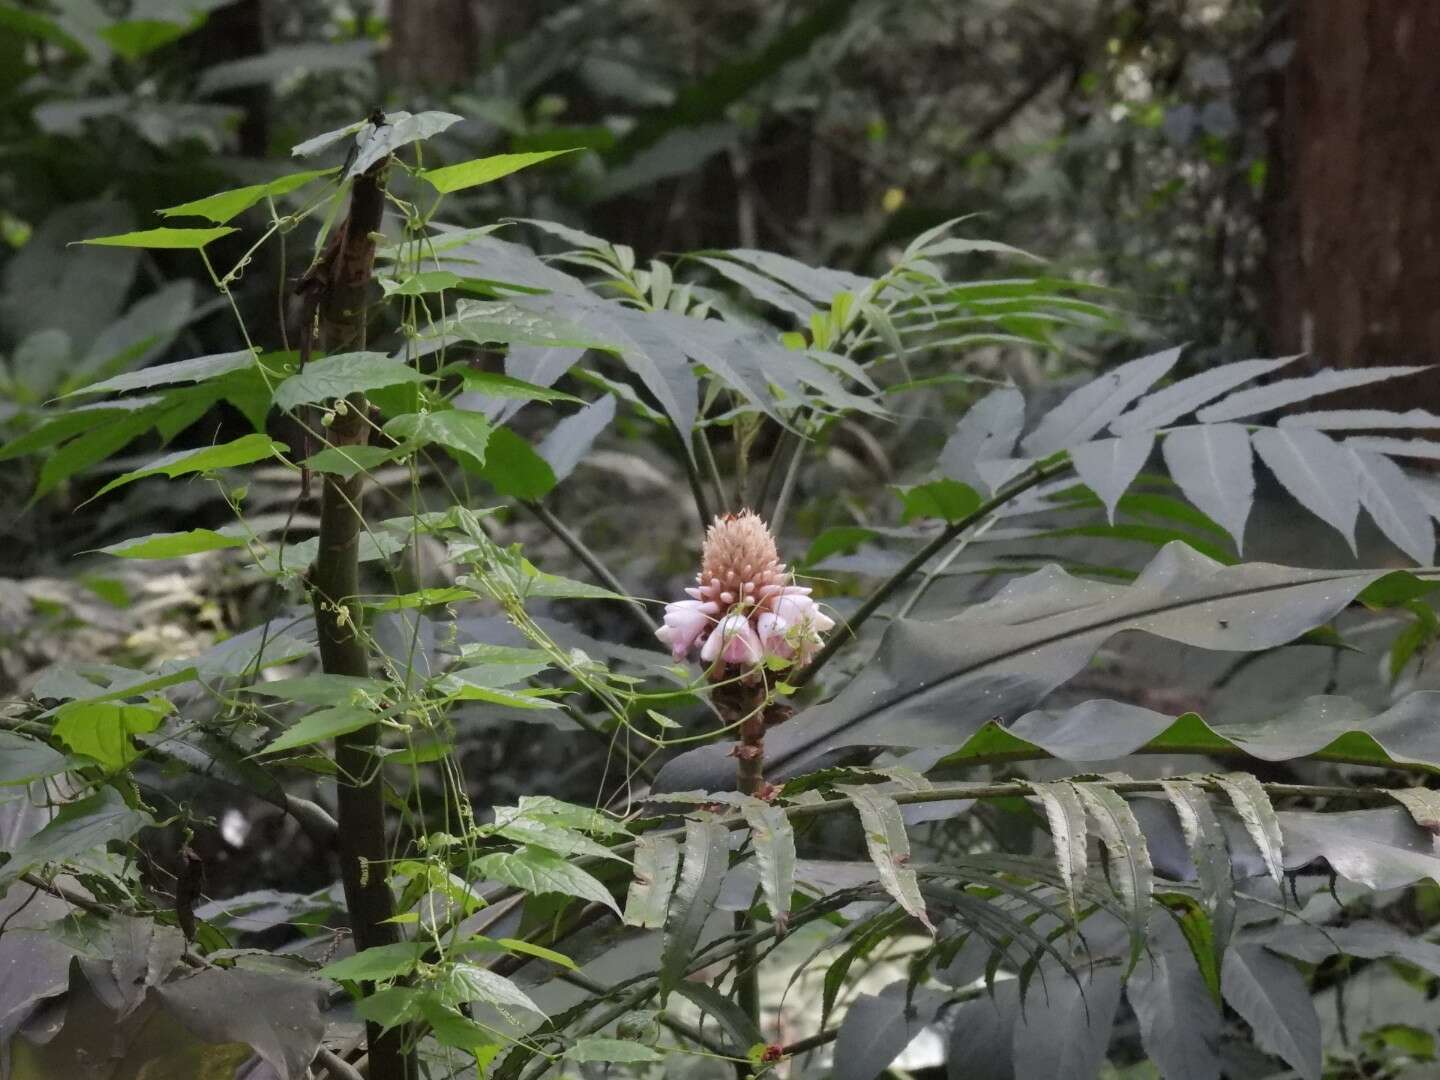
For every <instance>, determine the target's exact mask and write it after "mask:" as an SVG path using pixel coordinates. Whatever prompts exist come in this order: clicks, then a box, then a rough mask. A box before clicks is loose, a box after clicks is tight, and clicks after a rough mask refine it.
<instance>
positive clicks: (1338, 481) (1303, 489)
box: [1250, 427, 1360, 551]
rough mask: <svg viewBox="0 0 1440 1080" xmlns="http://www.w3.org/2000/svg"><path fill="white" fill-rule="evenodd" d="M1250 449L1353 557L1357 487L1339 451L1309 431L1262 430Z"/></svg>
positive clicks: (1320, 434)
mask: <svg viewBox="0 0 1440 1080" xmlns="http://www.w3.org/2000/svg"><path fill="white" fill-rule="evenodd" d="M1250 445H1251V446H1253V447H1254V449H1255V452H1256V453H1257V454H1259V455H1260V460H1261V461H1263V462H1265V464H1266V465H1268V466H1269V467H1270V471H1271V472H1273V473H1274V474H1275V479H1277V480H1279V481H1280V483H1282V484H1284V485H1285V487H1286V488H1287V489H1288V490H1289V492H1290V494H1291V495H1293V496H1295V501H1296V502H1298V503H1299V504H1300V505H1301V506H1303V507H1305V509H1307V510H1309V511H1310V512H1311V513H1312V514H1314V515H1315V516H1316V517H1318V518H1320V520H1322V521H1324V522H1325V523H1326V524H1328V525H1329V526H1330V527H1331V528H1333V529H1334V530H1335V531H1336V532H1338V533H1339V534H1340V535H1341V536H1343V537H1345V540H1346V542H1347V543H1348V544H1349V545H1350V550H1351V551H1355V550H1356V547H1355V519H1356V518H1357V517H1358V516H1359V514H1360V484H1359V481H1358V480H1357V479H1356V477H1355V474H1354V472H1353V470H1352V469H1351V468H1350V462H1349V459H1348V458H1347V456H1346V454H1345V452H1344V451H1343V450H1341V449H1340V446H1339V445H1338V444H1337V443H1336V442H1335V440H1334V439H1331V438H1330V437H1329V436H1328V435H1325V434H1324V433H1323V432H1320V431H1316V430H1315V429H1313V428H1304V427H1279V428H1263V429H1261V430H1259V431H1256V432H1254V433H1252V434H1251V436H1250Z"/></svg>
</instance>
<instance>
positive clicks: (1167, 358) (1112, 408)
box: [1020, 348, 1180, 457]
mask: <svg viewBox="0 0 1440 1080" xmlns="http://www.w3.org/2000/svg"><path fill="white" fill-rule="evenodd" d="M1179 359H1180V350H1179V349H1178V348H1175V349H1166V350H1165V351H1164V352H1158V353H1155V354H1154V355H1153V356H1146V357H1142V358H1141V359H1139V360H1132V361H1130V362H1129V363H1128V364H1121V365H1120V366H1119V367H1117V368H1116V369H1115V370H1114V371H1109V372H1106V373H1105V374H1104V375H1102V376H1100V377H1099V378H1098V379H1095V380H1094V381H1093V382H1089V383H1086V384H1085V385H1084V386H1082V387H1080V388H1079V389H1078V390H1076V391H1074V392H1073V393H1072V394H1070V396H1069V397H1067V398H1066V399H1065V400H1064V401H1062V402H1061V403H1060V404H1059V405H1057V406H1055V408H1053V409H1051V410H1050V411H1049V412H1048V413H1046V414H1045V415H1044V416H1043V417H1041V419H1040V422H1039V423H1038V424H1036V425H1035V430H1034V431H1032V432H1031V433H1030V434H1029V435H1027V436H1026V437H1025V439H1024V441H1022V442H1021V443H1020V448H1021V449H1022V450H1023V451H1024V452H1025V453H1026V454H1027V455H1029V456H1030V457H1044V456H1045V455H1046V454H1053V453H1055V451H1057V450H1068V449H1070V448H1071V447H1073V446H1078V445H1079V444H1081V443H1083V442H1088V441H1089V440H1090V439H1092V438H1094V437H1095V435H1096V434H1098V433H1099V432H1100V431H1101V430H1102V429H1103V428H1104V427H1105V425H1107V424H1108V423H1110V421H1112V420H1114V419H1115V418H1116V417H1117V416H1119V415H1120V414H1121V413H1122V412H1123V411H1124V410H1125V407H1126V406H1127V405H1129V404H1130V403H1131V402H1132V401H1134V400H1135V399H1136V398H1138V397H1139V396H1140V395H1141V394H1143V393H1145V391H1146V390H1149V389H1150V387H1151V386H1153V385H1154V384H1155V383H1156V382H1157V381H1158V380H1160V379H1163V378H1164V377H1165V375H1166V373H1167V372H1168V371H1169V370H1170V369H1171V368H1172V367H1174V366H1175V362H1176V361H1177V360H1179Z"/></svg>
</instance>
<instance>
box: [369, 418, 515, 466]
mask: <svg viewBox="0 0 1440 1080" xmlns="http://www.w3.org/2000/svg"><path fill="white" fill-rule="evenodd" d="M490 431H491V427H490V421H489V420H487V419H486V418H485V414H484V413H478V412H469V411H467V410H465V409H447V410H445V411H443V412H426V413H406V414H405V415H404V416H397V417H395V419H393V420H391V421H390V422H389V423H388V424H386V425H385V434H387V435H389V436H390V437H391V438H393V439H395V440H397V441H401V440H403V441H405V442H406V443H407V444H409V445H410V446H428V445H430V444H432V443H433V444H438V445H440V446H444V447H446V448H448V449H450V450H458V451H460V452H461V453H462V454H469V455H470V456H471V457H472V458H474V459H475V460H476V461H477V462H479V463H480V464H481V465H484V464H485V447H486V445H487V444H488V443H489V441H490Z"/></svg>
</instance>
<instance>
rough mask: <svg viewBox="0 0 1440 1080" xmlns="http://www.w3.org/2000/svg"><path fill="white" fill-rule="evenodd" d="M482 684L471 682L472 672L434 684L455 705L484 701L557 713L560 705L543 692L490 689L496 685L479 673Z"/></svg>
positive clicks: (462, 670)
mask: <svg viewBox="0 0 1440 1080" xmlns="http://www.w3.org/2000/svg"><path fill="white" fill-rule="evenodd" d="M475 677H476V678H478V679H479V680H481V681H479V682H472V681H471V677H470V670H469V669H467V668H462V669H461V670H459V671H455V672H451V673H450V674H448V675H443V676H441V677H440V678H439V679H437V680H436V681H435V683H434V686H435V689H437V690H438V691H440V692H441V693H443V694H445V695H447V696H448V697H450V698H451V699H453V700H455V701H483V702H486V703H487V704H490V705H506V706H509V707H510V708H512V709H558V708H559V707H560V705H559V703H558V702H555V701H552V700H551V699H550V698H549V697H547V696H545V695H546V694H547V691H544V690H506V689H503V688H501V687H498V686H487V685H486V683H487V682H491V681H493V680H492V679H491V678H490V675H489V673H488V672H485V671H483V670H482V671H480V672H478V673H477V675H476V676H475Z"/></svg>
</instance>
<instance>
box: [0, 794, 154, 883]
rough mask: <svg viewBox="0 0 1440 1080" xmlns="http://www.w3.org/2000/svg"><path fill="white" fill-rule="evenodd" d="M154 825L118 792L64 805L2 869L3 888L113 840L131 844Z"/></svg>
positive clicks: (20, 847) (0, 878)
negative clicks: (36, 869)
mask: <svg viewBox="0 0 1440 1080" xmlns="http://www.w3.org/2000/svg"><path fill="white" fill-rule="evenodd" d="M153 824H154V821H153V820H152V819H151V817H150V815H149V814H146V813H143V812H141V811H139V810H132V809H131V808H130V807H129V806H127V805H126V804H125V800H124V799H123V798H121V796H120V793H119V792H118V791H116V790H115V789H114V788H112V787H104V788H101V789H100V790H99V791H98V792H97V793H96V794H94V795H91V796H90V797H89V798H86V799H81V800H80V801H79V802H72V803H66V804H65V805H63V806H62V807H61V808H60V812H59V813H58V814H56V815H55V817H54V818H53V819H52V820H51V821H50V822H49V823H48V824H47V825H46V826H45V827H44V828H43V829H41V830H40V831H39V832H37V833H36V834H35V835H34V836H32V837H30V838H29V839H28V840H25V841H24V842H23V843H21V844H20V846H19V847H18V848H16V849H15V851H14V852H13V853H12V854H11V856H10V861H9V862H8V863H6V864H5V865H4V866H0V885H5V884H8V883H9V882H11V881H14V880H15V879H16V878H18V877H19V876H20V875H21V874H23V873H25V872H26V871H28V870H31V869H33V868H34V867H36V866H40V865H43V864H45V863H58V862H64V861H65V860H66V859H72V858H75V857H76V856H78V855H84V854H86V853H87V852H89V851H91V850H92V849H94V848H97V847H100V846H102V845H104V844H108V843H110V842H111V841H112V840H128V839H130V837H132V836H134V835H135V834H136V833H137V832H139V831H140V830H141V829H143V828H145V827H146V826H147V825H153Z"/></svg>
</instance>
